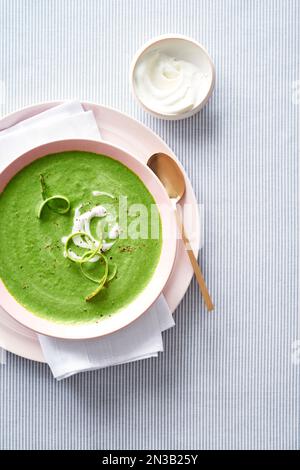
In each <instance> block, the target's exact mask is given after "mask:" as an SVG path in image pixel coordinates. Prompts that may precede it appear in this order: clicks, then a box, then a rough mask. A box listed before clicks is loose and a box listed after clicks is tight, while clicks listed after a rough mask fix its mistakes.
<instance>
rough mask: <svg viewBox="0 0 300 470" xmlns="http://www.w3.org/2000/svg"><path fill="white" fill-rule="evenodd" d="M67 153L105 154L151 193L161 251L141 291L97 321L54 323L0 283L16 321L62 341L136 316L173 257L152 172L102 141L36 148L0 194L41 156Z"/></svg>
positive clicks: (2, 181)
mask: <svg viewBox="0 0 300 470" xmlns="http://www.w3.org/2000/svg"><path fill="white" fill-rule="evenodd" d="M70 150H82V151H86V152H93V153H98V154H104V155H108V156H109V157H111V158H113V159H115V160H118V161H119V162H121V163H123V164H124V165H125V166H127V167H128V168H130V169H131V170H132V171H133V172H134V173H135V174H137V175H138V176H139V177H140V179H141V180H142V181H143V182H144V184H145V186H146V187H147V188H148V190H149V191H150V192H151V194H152V196H153V197H154V199H155V202H156V203H157V205H158V207H159V211H160V215H161V220H162V238H163V241H162V251H161V256H160V259H159V262H158V265H157V267H156V270H155V273H154V275H153V277H152V278H151V280H150V281H149V283H148V285H147V286H146V287H145V289H144V290H143V291H142V292H141V293H140V294H139V295H138V297H136V298H135V299H134V300H133V301H132V302H131V303H130V304H129V305H127V306H126V307H125V308H123V309H122V310H120V311H118V312H117V313H115V314H113V315H112V316H111V317H108V318H104V319H103V320H102V319H101V320H99V321H98V322H89V323H83V324H79V325H78V324H74V325H70V324H62V323H54V322H51V321H49V320H46V319H43V318H41V317H38V316H36V315H34V314H33V313H31V312H30V311H28V310H27V309H26V308H25V307H23V306H22V305H20V304H19V303H18V302H17V301H16V300H15V299H14V297H13V296H12V295H11V294H10V293H9V292H8V290H7V289H6V287H5V285H4V284H3V282H2V281H1V280H0V304H1V306H2V307H3V308H4V309H5V310H6V311H7V312H8V313H9V314H10V315H11V316H12V317H13V318H14V319H15V320H17V321H18V322H20V323H22V324H23V325H25V326H26V327H28V328H30V329H32V330H34V331H36V332H38V333H42V334H44V335H48V336H53V337H56V338H65V339H88V338H96V337H100V336H103V335H107V334H110V333H113V332H115V331H117V330H119V329H121V328H123V327H125V326H127V325H129V324H130V323H131V322H132V321H134V320H136V319H137V318H138V317H140V316H141V315H142V314H143V313H144V312H146V310H147V309H148V308H149V307H150V306H151V305H152V304H153V302H154V301H155V300H156V299H157V297H158V296H159V295H160V293H161V292H162V290H163V288H164V286H165V284H166V282H167V280H168V278H169V276H170V274H171V271H172V267H173V263H174V259H175V254H176V233H177V232H176V223H175V219H174V213H173V210H172V205H171V202H170V200H169V198H168V196H167V193H166V191H165V189H164V187H163V186H162V184H161V183H160V181H159V180H158V178H157V177H156V176H155V175H154V173H152V171H151V170H150V169H149V168H148V167H147V166H146V165H145V164H143V163H142V162H140V161H139V160H137V159H136V158H135V157H133V156H132V155H129V154H128V153H127V152H125V151H124V150H123V149H121V148H119V147H116V146H113V145H110V144H108V143H105V142H99V141H92V140H83V139H78V140H76V139H71V140H62V141H57V142H51V143H48V144H45V145H41V146H39V147H36V148H34V149H32V150H30V151H29V152H27V153H25V154H24V155H22V156H20V157H19V158H17V159H16V160H14V161H13V162H12V163H11V164H10V165H9V166H7V167H6V168H5V169H4V170H3V172H2V173H1V174H0V193H2V191H3V189H4V188H5V186H6V185H7V184H8V182H9V181H10V179H11V178H12V177H13V176H14V175H15V174H16V173H17V172H19V171H20V170H21V169H22V168H24V167H25V166H27V165H29V164H30V163H31V162H33V161H34V160H37V159H38V158H41V157H43V156H45V155H48V154H51V153H57V152H64V151H70Z"/></svg>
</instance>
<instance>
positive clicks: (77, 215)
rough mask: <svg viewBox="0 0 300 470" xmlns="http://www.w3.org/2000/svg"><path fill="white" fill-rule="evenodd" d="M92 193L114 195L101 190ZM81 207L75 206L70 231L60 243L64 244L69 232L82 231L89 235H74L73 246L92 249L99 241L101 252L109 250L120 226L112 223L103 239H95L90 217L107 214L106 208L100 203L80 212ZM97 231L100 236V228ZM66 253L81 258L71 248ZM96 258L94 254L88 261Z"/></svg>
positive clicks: (116, 237) (65, 254) (96, 259)
mask: <svg viewBox="0 0 300 470" xmlns="http://www.w3.org/2000/svg"><path fill="white" fill-rule="evenodd" d="M92 194H93V196H100V195H106V196H108V197H111V198H114V196H112V195H110V194H109V193H104V192H101V191H93V192H92ZM83 207H84V204H80V205H79V206H78V207H76V209H75V212H74V218H73V226H72V231H71V233H70V234H69V235H68V236H64V237H62V239H61V241H62V243H63V244H64V245H65V244H66V242H67V239H68V237H69V236H70V235H71V234H76V233H78V232H84V233H86V234H87V235H88V236H89V237H84V236H83V235H77V236H74V237H73V243H74V245H75V246H77V247H78V248H84V249H88V250H94V249H95V248H97V246H99V243H100V242H101V245H102V246H101V251H102V252H106V251H108V250H110V248H111V247H112V246H113V245H114V244H115V242H116V240H117V239H118V238H119V236H120V233H121V227H120V226H119V224H118V223H114V225H113V226H112V227H111V228H110V229H109V231H108V234H107V237H106V238H105V239H101V238H99V239H96V238H95V237H94V236H93V235H92V233H91V221H92V219H94V218H99V219H100V220H101V219H103V218H104V217H106V216H109V215H110V214H109V213H108V212H107V210H106V208H105V207H104V206H102V205H96V206H94V207H93V208H92V209H89V210H87V211H85V212H81V210H82V208H83ZM97 232H98V235H99V237H101V236H102V232H101V230H98V231H97ZM68 254H69V255H70V256H71V258H73V259H74V260H80V259H82V257H81V256H78V255H77V254H76V253H75V252H74V251H73V250H71V248H69V249H68ZM64 256H65V257H67V253H66V251H65V252H64ZM98 260H99V256H98V255H96V256H94V257H93V258H92V259H90V260H89V261H90V262H96V261H98Z"/></svg>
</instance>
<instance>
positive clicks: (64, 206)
mask: <svg viewBox="0 0 300 470" xmlns="http://www.w3.org/2000/svg"><path fill="white" fill-rule="evenodd" d="M40 185H41V194H42V199H43V200H42V202H41V203H40V204H39V205H38V206H37V209H36V215H37V217H38V219H40V218H41V216H42V212H43V209H44V208H45V207H46V206H47V207H48V208H49V209H50V210H52V211H53V212H56V213H57V214H66V213H67V212H69V210H70V208H71V203H70V201H69V199H68V198H67V197H65V196H62V195H61V194H56V195H54V196H50V197H47V186H46V183H45V178H44V175H40ZM54 201H56V202H57V201H59V202H60V205H59V206H55V205H54V204H52V203H53V202H54Z"/></svg>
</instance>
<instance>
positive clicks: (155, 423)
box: [0, 0, 300, 449]
mask: <svg viewBox="0 0 300 470" xmlns="http://www.w3.org/2000/svg"><path fill="white" fill-rule="evenodd" d="M299 24H300V2H299V1H298V0H281V1H280V0H264V1H261V0H225V1H224V0H189V1H188V0H186V1H180V0H149V1H148V0H123V1H122V0H102V1H97V0H89V1H85V0H64V1H60V0H39V1H35V0H26V1H22V0H0V83H1V88H0V90H1V112H2V114H4V113H7V112H10V111H13V110H15V109H17V108H19V107H21V106H24V105H27V104H31V103H34V102H38V101H43V100H54V99H64V98H79V99H82V100H88V101H96V102H100V103H104V104H107V105H111V106H114V107H116V108H118V109H120V110H122V111H125V112H128V113H129V114H131V115H132V116H134V117H136V118H138V119H139V120H141V121H142V122H144V123H145V124H147V125H148V126H150V127H151V128H152V129H154V131H156V132H157V133H158V134H160V135H161V136H162V137H163V138H164V139H165V140H166V141H167V142H168V143H169V144H170V146H171V147H172V148H173V149H174V150H175V152H176V153H177V155H178V156H179V158H180V160H181V161H182V163H183V164H184V165H185V167H186V170H187V172H188V174H189V175H190V177H191V180H192V182H193V185H194V187H195V190H196V193H197V196H198V199H199V202H203V203H204V204H205V219H206V220H205V247H204V249H203V251H202V254H201V258H200V261H201V264H202V266H203V269H204V272H205V277H206V279H207V281H208V284H209V286H210V288H211V291H212V294H213V298H214V301H215V304H216V311H215V313H213V314H210V315H209V314H207V313H206V312H205V311H204V309H203V307H202V304H201V302H200V298H199V292H198V288H197V285H196V284H195V282H193V283H192V285H191V287H190V289H189V291H188V293H187V295H186V297H185V299H184V301H183V302H182V303H181V305H180V307H179V308H178V310H177V312H176V314H175V319H176V327H175V328H174V329H172V330H171V331H168V332H167V334H166V335H165V337H164V341H165V353H164V354H162V355H161V356H160V357H159V359H157V360H147V361H144V362H139V363H135V364H128V365H124V366H118V367H114V368H110V369H106V370H102V371H99V372H93V373H86V374H82V375H79V376H76V377H73V378H71V379H70V380H67V381H64V382H62V383H57V382H56V381H55V380H53V378H52V376H51V373H50V371H49V369H48V367H47V366H46V365H40V364H36V363H33V362H30V361H27V360H24V359H21V358H19V357H16V356H14V355H11V354H8V355H7V361H6V362H7V364H6V365H5V366H0V448H3V449H17V448H22V449H37V448H43V449H46V448H50V449H66V448H68V449H69V448H72V449H75V448H84V449H96V448H106V449H107V448H109V449H119V448H124V449H136V448H155V449H166V448H170V449H176V448H183V449H190V448H201V449H273V448H277V449H296V448H299V446H300V436H299V417H300V416H299V401H300V400H299V399H300V396H299V395H300V384H299V373H300V365H299V362H300V361H299V360H297V359H298V353H297V347H298V348H299V343H296V341H297V340H298V341H299V339H300V332H299V312H298V310H297V307H298V290H297V288H298V254H299V252H298V245H297V230H298V228H299V226H298V216H297V204H298V196H299V192H298V176H299V171H298V170H299V165H298V162H299V107H300V70H299V52H300V30H299ZM166 32H176V33H183V34H187V35H189V36H192V37H194V38H196V39H197V40H199V41H201V42H202V43H203V44H204V45H205V46H206V47H207V49H208V50H209V52H210V53H211V56H212V58H213V60H214V62H215V65H216V72H217V82H216V90H215V93H214V96H213V98H212V100H211V101H210V103H209V105H208V106H207V107H206V108H205V109H204V110H203V111H202V112H201V113H200V114H198V115H197V116H195V117H193V118H190V119H188V120H186V121H182V122H163V121H159V120H156V119H154V118H152V117H150V116H148V115H146V114H144V112H143V111H141V110H140V109H139V107H138V105H137V104H135V103H134V101H133V99H132V96H131V93H130V88H129V85H128V68H129V63H130V59H131V58H132V56H133V54H134V52H135V50H136V49H137V47H138V46H140V45H141V44H142V43H143V42H144V41H145V40H147V39H149V38H151V37H152V36H154V35H157V34H160V33H166ZM297 345H298V346H297ZM299 349H300V348H299Z"/></svg>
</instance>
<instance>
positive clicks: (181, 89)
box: [134, 49, 206, 115]
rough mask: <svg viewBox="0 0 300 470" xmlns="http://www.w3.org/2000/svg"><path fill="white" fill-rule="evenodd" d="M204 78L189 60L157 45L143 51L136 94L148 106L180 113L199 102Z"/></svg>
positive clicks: (135, 76) (169, 112)
mask: <svg viewBox="0 0 300 470" xmlns="http://www.w3.org/2000/svg"><path fill="white" fill-rule="evenodd" d="M205 78H206V77H205V75H204V74H203V72H202V71H201V70H200V69H199V68H198V67H197V66H196V65H194V64H192V63H191V62H188V61H186V60H181V59H178V58H176V57H172V56H170V55H168V54H166V53H164V52H162V51H159V50H157V49H156V50H153V51H150V52H148V53H146V54H144V55H143V56H142V57H141V58H140V60H139V62H138V63H137V65H136V68H135V73H134V86H135V91H136V94H137V96H138V97H139V99H140V100H141V102H142V103H143V104H144V105H145V106H146V107H147V108H149V109H150V110H152V111H154V112H157V113H159V114H165V115H179V114H182V113H185V112H187V111H190V110H192V109H194V108H195V107H196V106H197V105H198V104H199V103H200V101H201V99H202V98H203V80H205Z"/></svg>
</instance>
